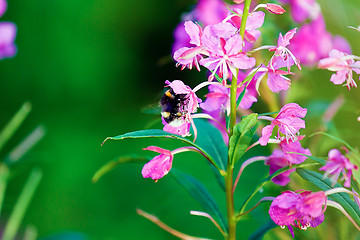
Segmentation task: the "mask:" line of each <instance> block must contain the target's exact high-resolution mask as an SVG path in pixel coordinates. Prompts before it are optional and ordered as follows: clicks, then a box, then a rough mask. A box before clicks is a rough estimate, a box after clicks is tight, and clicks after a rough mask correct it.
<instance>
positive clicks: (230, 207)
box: [225, 0, 251, 240]
mask: <svg viewBox="0 0 360 240" xmlns="http://www.w3.org/2000/svg"><path fill="white" fill-rule="evenodd" d="M250 4H251V0H245V3H244V11H243V15H242V18H241V26H240V36H241V37H242V39H243V40H244V35H245V27H246V21H247V18H248V16H249V9H250ZM238 71H239V70H237V73H238ZM236 75H237V74H236ZM237 84H238V83H237V76H233V78H232V81H231V87H230V126H229V127H230V134H229V137H231V136H232V135H233V129H234V126H235V125H236V95H237ZM233 174H234V163H233V162H231V159H230V158H229V157H228V164H227V169H226V175H225V190H226V206H227V218H228V227H229V229H228V235H227V238H226V239H227V240H235V239H236V223H237V221H236V219H235V213H234V195H233V184H234V179H233Z"/></svg>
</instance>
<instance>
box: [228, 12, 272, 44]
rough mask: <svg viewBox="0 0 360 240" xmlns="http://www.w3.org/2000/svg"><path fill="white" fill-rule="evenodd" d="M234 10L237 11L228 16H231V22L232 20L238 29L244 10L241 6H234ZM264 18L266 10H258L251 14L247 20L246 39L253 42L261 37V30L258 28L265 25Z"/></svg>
mask: <svg viewBox="0 0 360 240" xmlns="http://www.w3.org/2000/svg"><path fill="white" fill-rule="evenodd" d="M233 11H234V12H235V13H234V14H232V15H230V16H229V17H228V18H230V21H229V22H231V23H232V24H233V25H234V26H235V27H236V28H237V29H240V26H241V18H242V14H243V10H242V9H240V8H234V9H233ZM264 19H265V13H264V12H261V11H258V12H252V13H250V14H249V16H248V18H247V21H246V26H245V35H244V37H245V40H246V41H248V42H250V43H253V42H255V41H256V40H257V39H258V38H259V37H260V35H261V32H260V31H259V30H257V29H258V28H260V27H261V26H262V25H263V23H264Z"/></svg>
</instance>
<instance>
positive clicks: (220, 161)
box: [194, 119, 228, 190]
mask: <svg viewBox="0 0 360 240" xmlns="http://www.w3.org/2000/svg"><path fill="white" fill-rule="evenodd" d="M194 122H195V126H196V128H197V131H198V137H197V139H196V141H195V143H196V144H197V145H198V146H200V147H201V148H202V149H204V150H205V151H206V152H207V153H209V155H210V156H211V157H212V158H213V159H214V161H215V162H216V164H217V165H218V166H219V167H220V168H221V169H226V165H227V151H228V148H227V146H226V144H225V142H224V140H223V137H222V135H221V133H220V131H219V130H218V129H217V128H216V127H214V126H213V125H212V124H210V123H209V121H207V120H204V119H194ZM210 168H211V170H212V171H213V172H214V174H215V177H216V180H217V181H218V183H219V185H220V187H221V188H222V189H223V190H225V182H224V177H223V176H222V175H221V174H220V172H219V171H218V170H217V169H216V168H215V167H214V166H213V165H210Z"/></svg>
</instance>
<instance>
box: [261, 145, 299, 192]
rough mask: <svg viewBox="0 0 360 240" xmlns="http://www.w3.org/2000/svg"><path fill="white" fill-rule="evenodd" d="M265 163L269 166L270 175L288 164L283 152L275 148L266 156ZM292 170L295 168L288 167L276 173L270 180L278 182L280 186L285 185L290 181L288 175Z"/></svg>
mask: <svg viewBox="0 0 360 240" xmlns="http://www.w3.org/2000/svg"><path fill="white" fill-rule="evenodd" d="M265 165H269V166H270V170H269V174H270V175H271V174H273V173H274V172H276V171H277V170H279V169H281V168H283V167H286V166H289V161H288V160H287V158H286V156H285V154H284V153H283V152H282V151H281V150H279V149H275V150H274V151H273V153H272V154H271V155H270V156H269V157H267V158H266V160H265ZM294 171H295V169H290V170H288V171H286V172H283V173H281V174H279V175H277V176H276V177H274V178H273V179H271V181H273V182H274V183H275V184H278V185H280V186H285V185H287V184H288V183H289V182H290V178H289V176H290V174H291V173H292V172H294Z"/></svg>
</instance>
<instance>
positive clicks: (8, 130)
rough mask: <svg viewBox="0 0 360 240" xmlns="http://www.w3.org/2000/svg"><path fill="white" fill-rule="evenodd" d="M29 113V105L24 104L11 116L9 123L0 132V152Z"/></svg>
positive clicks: (28, 103) (27, 103)
mask: <svg viewBox="0 0 360 240" xmlns="http://www.w3.org/2000/svg"><path fill="white" fill-rule="evenodd" d="M30 111H31V103H30V102H25V103H24V104H23V105H22V106H21V108H20V109H19V110H18V111H17V113H16V114H15V115H14V116H13V118H12V119H11V120H10V122H9V123H8V124H7V125H6V126H5V127H4V129H3V130H2V131H1V132H0V150H1V149H2V148H3V146H4V145H5V143H7V141H8V140H9V139H10V138H11V136H12V135H13V134H14V133H15V131H16V130H17V129H18V128H19V127H20V125H21V123H22V122H23V121H24V120H25V118H26V116H27V115H28V114H29V113H30Z"/></svg>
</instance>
